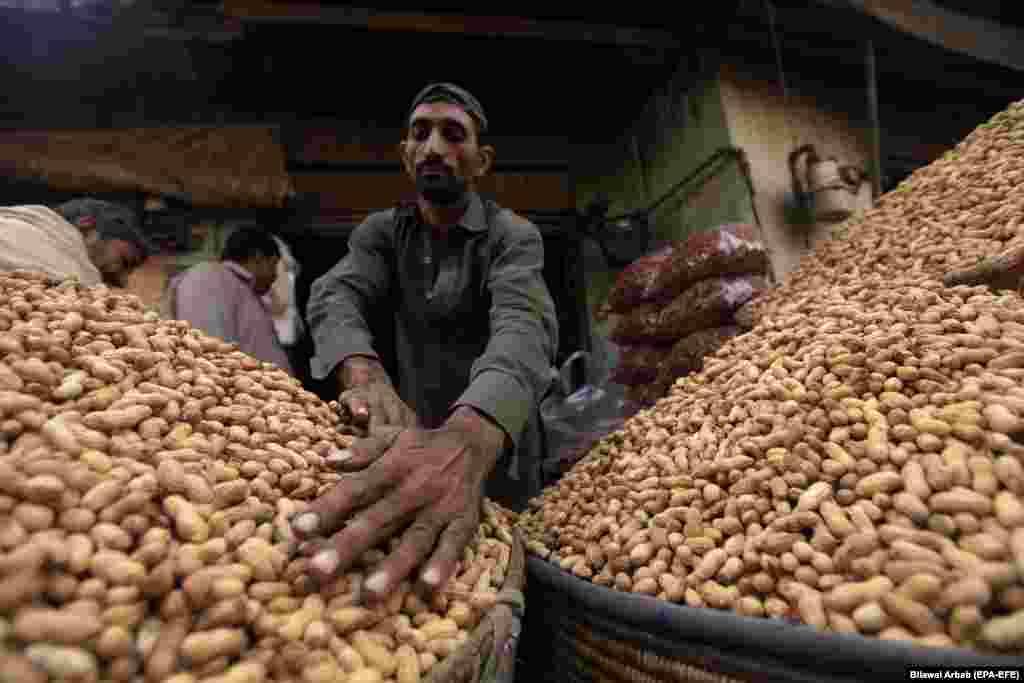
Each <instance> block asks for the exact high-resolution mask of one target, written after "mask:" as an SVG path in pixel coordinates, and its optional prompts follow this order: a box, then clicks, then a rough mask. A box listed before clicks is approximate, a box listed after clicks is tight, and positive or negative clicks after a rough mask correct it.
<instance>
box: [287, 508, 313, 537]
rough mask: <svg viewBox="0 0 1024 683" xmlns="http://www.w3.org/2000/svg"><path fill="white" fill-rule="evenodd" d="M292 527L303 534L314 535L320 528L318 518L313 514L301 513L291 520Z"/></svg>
mask: <svg viewBox="0 0 1024 683" xmlns="http://www.w3.org/2000/svg"><path fill="white" fill-rule="evenodd" d="M292 526H293V527H294V528H295V529H296V530H297V531H298V532H299V533H303V534H315V533H316V530H317V529H318V528H319V527H320V517H318V516H317V514H316V513H315V512H303V513H302V514H301V515H299V516H298V517H296V518H295V519H293V520H292Z"/></svg>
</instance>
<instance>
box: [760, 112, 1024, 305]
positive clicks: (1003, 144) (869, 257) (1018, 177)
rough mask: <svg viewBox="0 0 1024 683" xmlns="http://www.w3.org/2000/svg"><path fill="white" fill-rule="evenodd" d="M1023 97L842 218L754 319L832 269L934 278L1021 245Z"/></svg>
mask: <svg viewBox="0 0 1024 683" xmlns="http://www.w3.org/2000/svg"><path fill="white" fill-rule="evenodd" d="M1022 186H1024V100H1022V101H1020V102H1016V103H1014V104H1012V105H1010V106H1009V107H1008V108H1007V109H1006V110H1004V111H1002V112H1000V113H998V114H996V115H995V116H994V117H992V119H991V120H990V121H988V122H986V123H984V124H982V125H981V126H979V127H978V128H976V129H975V130H974V131H973V132H971V134H970V135H968V136H967V137H966V138H965V139H964V140H963V141H962V142H961V143H960V144H958V145H957V146H956V147H955V148H954V149H952V150H950V151H949V152H947V153H946V154H945V156H943V157H942V158H940V159H938V160H936V161H935V162H933V163H931V164H929V165H928V166H925V167H923V168H921V169H918V170H917V171H915V172H914V173H912V174H911V175H910V176H909V177H907V179H906V180H904V181H903V182H902V183H900V184H899V186H897V187H896V188H895V189H893V190H892V191H891V192H888V193H886V194H885V195H883V196H882V197H880V198H879V201H878V202H877V203H876V205H875V206H873V207H872V208H870V209H868V210H866V211H865V212H863V213H862V214H860V215H858V216H855V217H854V218H852V219H850V220H849V221H846V222H845V223H843V224H841V225H840V226H839V227H838V229H837V230H836V231H835V235H834V238H833V239H831V240H829V241H827V242H824V243H822V244H821V245H819V246H818V247H817V248H816V249H815V250H814V251H813V252H811V253H809V254H808V255H806V256H805V257H804V258H803V259H802V261H801V263H800V267H799V268H798V269H797V270H795V271H794V272H793V273H791V274H790V275H789V276H787V278H786V280H785V282H783V283H782V284H781V285H780V286H778V287H775V288H774V289H772V290H770V291H768V292H766V293H765V294H763V295H762V296H760V297H758V299H756V300H755V301H754V302H752V304H751V308H752V309H753V312H754V314H755V319H756V318H757V317H759V316H760V315H764V314H767V313H770V312H772V311H774V310H775V309H776V308H777V307H778V306H785V305H786V304H787V303H788V302H789V301H790V300H791V299H792V298H793V297H794V296H799V295H802V294H808V293H813V292H814V291H816V290H817V289H819V288H821V287H826V286H828V284H829V283H830V282H832V280H833V278H834V277H835V276H836V275H850V276H853V277H861V276H863V275H866V274H868V273H878V274H880V275H884V276H887V277H893V278H899V277H912V278H915V279H919V278H931V279H936V280H940V279H942V276H944V275H945V274H946V273H948V272H950V271H953V270H957V269H958V268H964V267H970V266H973V265H975V264H976V263H977V262H978V261H980V260H981V259H983V258H986V257H991V256H995V255H996V254H999V253H1000V252H1002V251H1004V250H1006V249H1010V248H1013V247H1016V246H1021V245H1024V191H1022V189H1021V188H1022Z"/></svg>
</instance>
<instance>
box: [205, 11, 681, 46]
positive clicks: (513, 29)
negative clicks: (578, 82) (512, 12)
mask: <svg viewBox="0 0 1024 683" xmlns="http://www.w3.org/2000/svg"><path fill="white" fill-rule="evenodd" d="M223 12H224V14H225V15H227V16H230V17H234V18H236V19H239V20H241V21H245V22H264V23H293V24H320V25H324V24H327V25H335V26H350V27H353V28H364V29H370V30H371V31H406V32H410V31H411V32H419V33H441V34H459V35H472V36H482V37H489V38H533V39H541V40H552V41H562V42H587V43H601V44H606V45H619V46H633V47H648V48H657V49H676V48H679V47H680V45H681V43H680V41H679V40H678V39H677V38H676V37H675V36H674V35H673V34H671V33H670V32H668V31H662V30H658V29H649V28H628V27H621V26H609V25H604V24H586V23H582V22H576V21H546V20H543V21H542V20H536V19H527V18H523V17H514V16H469V15H463V14H425V13H419V12H381V11H378V10H374V9H369V8H365V7H351V6H347V5H346V6H341V7H329V6H326V7H325V6H323V5H321V4H319V3H315V2H274V1H273V0H225V2H224V3H223Z"/></svg>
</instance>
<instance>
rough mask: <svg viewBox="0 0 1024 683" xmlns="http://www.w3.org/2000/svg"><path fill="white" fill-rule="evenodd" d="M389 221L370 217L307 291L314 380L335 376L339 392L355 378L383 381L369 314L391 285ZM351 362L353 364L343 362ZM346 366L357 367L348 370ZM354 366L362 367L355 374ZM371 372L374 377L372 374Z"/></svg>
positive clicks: (382, 372)
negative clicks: (331, 265) (341, 255)
mask: <svg viewBox="0 0 1024 683" xmlns="http://www.w3.org/2000/svg"><path fill="white" fill-rule="evenodd" d="M389 227H390V225H389V223H388V221H387V220H381V219H380V218H379V217H374V216H371V217H370V218H367V219H366V220H365V221H363V223H362V224H360V225H359V227H357V228H356V229H355V230H354V231H353V233H352V235H351V237H350V238H349V243H348V246H349V251H348V254H346V255H345V258H343V259H341V261H339V262H338V263H337V264H336V265H335V266H334V267H333V268H331V269H330V270H329V271H327V273H325V274H324V275H322V276H321V277H320V278H318V279H317V280H316V281H315V282H314V283H313V286H312V288H311V290H310V296H309V303H308V304H307V306H306V311H307V320H308V322H309V328H310V334H311V335H312V337H313V344H314V347H315V349H316V356H315V357H314V358H313V362H312V368H311V369H312V374H313V377H315V378H316V379H324V378H325V377H328V376H330V375H334V376H336V377H337V378H338V382H339V392H340V391H343V390H344V389H348V388H350V387H352V386H355V385H354V384H350V383H349V382H351V381H353V380H355V379H369V378H371V377H373V378H375V379H379V378H380V375H383V377H384V378H385V379H386V378H387V373H386V372H384V368H383V366H381V365H380V362H379V358H378V356H377V353H376V352H375V351H374V350H373V335H372V334H371V332H370V326H369V324H368V322H367V315H366V313H367V311H369V310H370V307H371V306H373V305H374V304H375V303H376V302H377V301H378V300H380V298H381V297H383V296H384V295H385V294H386V293H387V290H388V286H389V284H390V281H391V271H392V265H391V257H390V250H391V249H392V246H391V240H390V237H389V235H388V233H387V230H388V229H389ZM348 359H352V361H353V362H352V363H347V362H346V361H347V360H348ZM346 365H353V366H356V367H354V368H352V369H351V372H349V371H348V370H346V369H345V366H346ZM358 368H364V369H366V370H365V372H359V371H358ZM370 368H372V370H373V373H372V374H371V370H370Z"/></svg>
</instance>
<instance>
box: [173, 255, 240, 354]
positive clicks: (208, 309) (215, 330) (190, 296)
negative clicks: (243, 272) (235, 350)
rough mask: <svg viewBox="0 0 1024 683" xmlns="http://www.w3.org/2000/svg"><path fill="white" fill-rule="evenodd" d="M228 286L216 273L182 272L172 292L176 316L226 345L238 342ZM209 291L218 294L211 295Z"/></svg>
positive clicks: (208, 271)
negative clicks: (173, 292)
mask: <svg viewBox="0 0 1024 683" xmlns="http://www.w3.org/2000/svg"><path fill="white" fill-rule="evenodd" d="M229 284H230V283H227V282H225V281H224V278H223V277H222V275H221V274H219V273H218V272H217V271H215V270H212V269H209V270H208V269H198V270H195V271H192V272H190V273H185V274H184V275H182V277H181V278H180V279H179V280H178V282H177V285H176V291H175V313H176V315H177V317H178V319H180V320H187V321H188V322H189V323H190V324H191V325H192V327H198V328H199V329H200V330H202V331H203V332H205V333H206V334H208V335H210V336H213V337H217V338H218V339H223V340H224V341H228V342H237V341H239V336H238V330H237V329H236V328H237V326H236V325H235V315H234V302H233V300H232V297H231V296H230V293H231V287H230V286H229ZM210 292H218V294H217V295H216V296H210Z"/></svg>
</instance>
